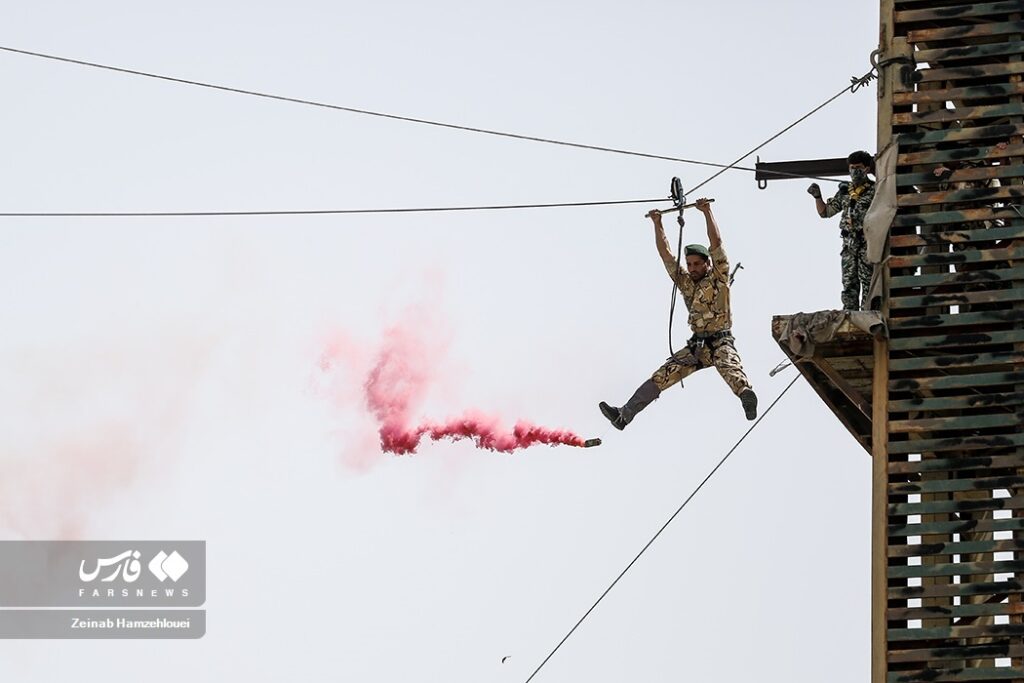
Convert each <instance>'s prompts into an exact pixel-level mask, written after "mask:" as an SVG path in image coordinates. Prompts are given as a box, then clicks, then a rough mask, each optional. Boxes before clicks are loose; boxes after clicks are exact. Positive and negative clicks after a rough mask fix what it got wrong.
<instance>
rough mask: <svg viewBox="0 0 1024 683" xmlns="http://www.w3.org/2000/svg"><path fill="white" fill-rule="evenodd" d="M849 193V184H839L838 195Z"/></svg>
mask: <svg viewBox="0 0 1024 683" xmlns="http://www.w3.org/2000/svg"><path fill="white" fill-rule="evenodd" d="M849 192H850V183H846V182H843V183H839V194H849Z"/></svg>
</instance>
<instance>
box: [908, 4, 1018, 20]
mask: <svg viewBox="0 0 1024 683" xmlns="http://www.w3.org/2000/svg"><path fill="white" fill-rule="evenodd" d="M1021 11H1024V3H1022V2H1021V1H1020V0H1006V1H1005V2H975V3H971V4H966V5H954V6H952V7H929V8H927V9H912V10H897V11H896V21H898V22H901V23H903V22H910V21H935V20H938V19H957V18H961V17H985V16H991V15H999V14H1008V13H1010V12H1021Z"/></svg>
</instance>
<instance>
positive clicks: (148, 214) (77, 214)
mask: <svg viewBox="0 0 1024 683" xmlns="http://www.w3.org/2000/svg"><path fill="white" fill-rule="evenodd" d="M667 201H670V200H669V199H664V198H660V199H622V200H617V201H604V202H558V203H553V204H500V205H491V206H432V207H420V208H387V209H322V210H286V211H96V212H88V211H70V212H64V213H61V212H35V213H33V212H20V213H13V212H8V213H3V212H0V218H126V217H132V218H153V217H161V216H325V215H346V214H367V213H427V212H440V211H500V210H507V209H550V208H557V207H579V206H609V205H615V204H653V203H655V202H667Z"/></svg>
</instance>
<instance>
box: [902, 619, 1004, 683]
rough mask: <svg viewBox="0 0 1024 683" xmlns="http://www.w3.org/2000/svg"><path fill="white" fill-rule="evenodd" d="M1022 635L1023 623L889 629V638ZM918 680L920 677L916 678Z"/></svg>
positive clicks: (931, 638)
mask: <svg viewBox="0 0 1024 683" xmlns="http://www.w3.org/2000/svg"><path fill="white" fill-rule="evenodd" d="M1020 636H1024V624H990V625H986V626H949V627H945V628H908V629H901V628H894V629H889V640H890V641H893V640H940V639H946V638H998V637H1020ZM917 680H920V679H917Z"/></svg>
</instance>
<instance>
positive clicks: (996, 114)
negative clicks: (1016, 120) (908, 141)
mask: <svg viewBox="0 0 1024 683" xmlns="http://www.w3.org/2000/svg"><path fill="white" fill-rule="evenodd" d="M1021 45H1024V43H1022V44H1021ZM1022 114H1024V104H1021V103H1017V102H1015V103H1012V104H989V105H983V106H980V107H960V108H958V109H935V110H932V111H916V112H899V113H896V114H893V122H894V123H895V124H896V125H898V126H908V125H914V124H921V123H940V122H945V121H967V120H971V121H981V120H984V119H1002V118H1006V117H1010V116H1021V115H1022Z"/></svg>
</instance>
